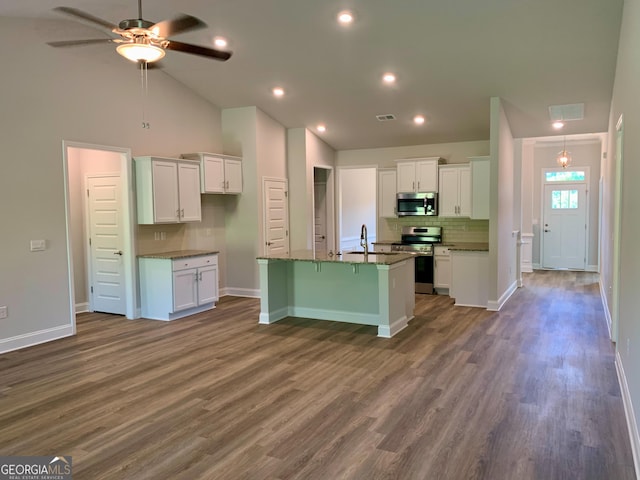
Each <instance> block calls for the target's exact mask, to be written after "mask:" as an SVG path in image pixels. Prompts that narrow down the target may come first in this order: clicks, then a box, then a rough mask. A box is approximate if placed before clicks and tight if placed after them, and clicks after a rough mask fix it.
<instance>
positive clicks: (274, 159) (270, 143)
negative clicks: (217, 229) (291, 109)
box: [222, 107, 287, 296]
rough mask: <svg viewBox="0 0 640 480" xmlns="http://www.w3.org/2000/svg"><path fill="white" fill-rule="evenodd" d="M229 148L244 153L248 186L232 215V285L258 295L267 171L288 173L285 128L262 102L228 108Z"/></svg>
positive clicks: (229, 269) (269, 173)
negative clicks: (263, 106) (257, 104)
mask: <svg viewBox="0 0 640 480" xmlns="http://www.w3.org/2000/svg"><path fill="white" fill-rule="evenodd" d="M222 130H223V143H224V149H225V153H228V154H230V155H238V156H242V171H243V176H244V189H243V193H242V195H238V196H237V198H236V199H235V200H234V204H233V205H232V206H229V205H228V208H227V215H226V222H225V224H226V245H227V262H228V265H227V272H226V276H227V290H228V292H229V293H231V294H234V295H248V296H257V295H258V294H259V289H260V278H259V272H258V264H257V262H256V257H258V256H259V255H262V254H264V233H263V230H264V225H263V194H262V180H263V178H264V177H272V178H286V176H287V163H286V131H285V128H284V127H283V126H282V125H280V124H279V123H278V122H276V121H275V120H273V119H272V118H271V117H269V116H268V115H266V114H265V113H264V112H262V111H261V110H259V109H257V108H256V107H242V108H231V109H225V110H223V112H222Z"/></svg>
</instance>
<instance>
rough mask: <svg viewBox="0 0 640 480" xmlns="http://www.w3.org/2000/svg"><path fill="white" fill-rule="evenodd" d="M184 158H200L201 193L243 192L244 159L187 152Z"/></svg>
mask: <svg viewBox="0 0 640 480" xmlns="http://www.w3.org/2000/svg"><path fill="white" fill-rule="evenodd" d="M181 156H182V158H189V159H192V160H198V161H199V162H200V167H201V170H202V179H201V182H200V192H201V193H232V194H237V193H242V159H241V158H240V157H232V156H230V155H219V154H215V153H204V152H198V153H185V154H183V155H181Z"/></svg>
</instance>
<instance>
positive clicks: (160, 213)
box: [134, 157, 202, 224]
mask: <svg viewBox="0 0 640 480" xmlns="http://www.w3.org/2000/svg"><path fill="white" fill-rule="evenodd" d="M134 160H135V169H136V197H137V206H138V212H137V213H138V223H139V224H154V223H181V222H199V221H200V220H201V219H202V215H201V207H200V188H199V187H200V165H199V163H198V162H194V161H190V160H179V159H175V158H162V157H136V158H135V159H134Z"/></svg>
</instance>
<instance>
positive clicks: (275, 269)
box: [258, 252, 415, 338]
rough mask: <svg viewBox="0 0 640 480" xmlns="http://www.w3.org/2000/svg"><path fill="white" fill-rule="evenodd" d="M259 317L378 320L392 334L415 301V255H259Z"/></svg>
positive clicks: (261, 320)
mask: <svg viewBox="0 0 640 480" xmlns="http://www.w3.org/2000/svg"><path fill="white" fill-rule="evenodd" d="M258 264H259V268H260V318H259V323H261V324H270V323H275V322H277V321H278V320H282V319H283V318H286V317H301V318H310V319H317V320H331V321H338V322H347V323H355V324H361V325H374V326H377V327H378V336H379V337H384V338H390V337H392V336H393V335H395V334H396V333H398V332H399V331H400V330H402V329H404V328H405V327H406V326H407V323H408V322H409V320H411V319H412V318H413V311H414V307H415V294H414V285H413V283H414V268H415V267H414V259H413V257H412V256H411V255H407V254H398V255H388V256H386V255H385V256H382V255H375V254H370V255H357V254H347V255H343V256H342V257H326V256H323V255H313V254H312V253H310V252H302V254H300V253H298V254H297V255H296V252H293V253H292V254H291V255H288V256H280V257H259V258H258Z"/></svg>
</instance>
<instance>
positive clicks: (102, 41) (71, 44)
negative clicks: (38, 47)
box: [47, 38, 113, 47]
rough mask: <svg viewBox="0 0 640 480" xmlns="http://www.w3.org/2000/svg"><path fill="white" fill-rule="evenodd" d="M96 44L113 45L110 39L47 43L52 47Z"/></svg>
mask: <svg viewBox="0 0 640 480" xmlns="http://www.w3.org/2000/svg"><path fill="white" fill-rule="evenodd" d="M94 43H113V40H111V39H110V38H92V39H88V40H63V41H61V42H47V45H51V46H52V47H78V46H81V45H91V44H94Z"/></svg>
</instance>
